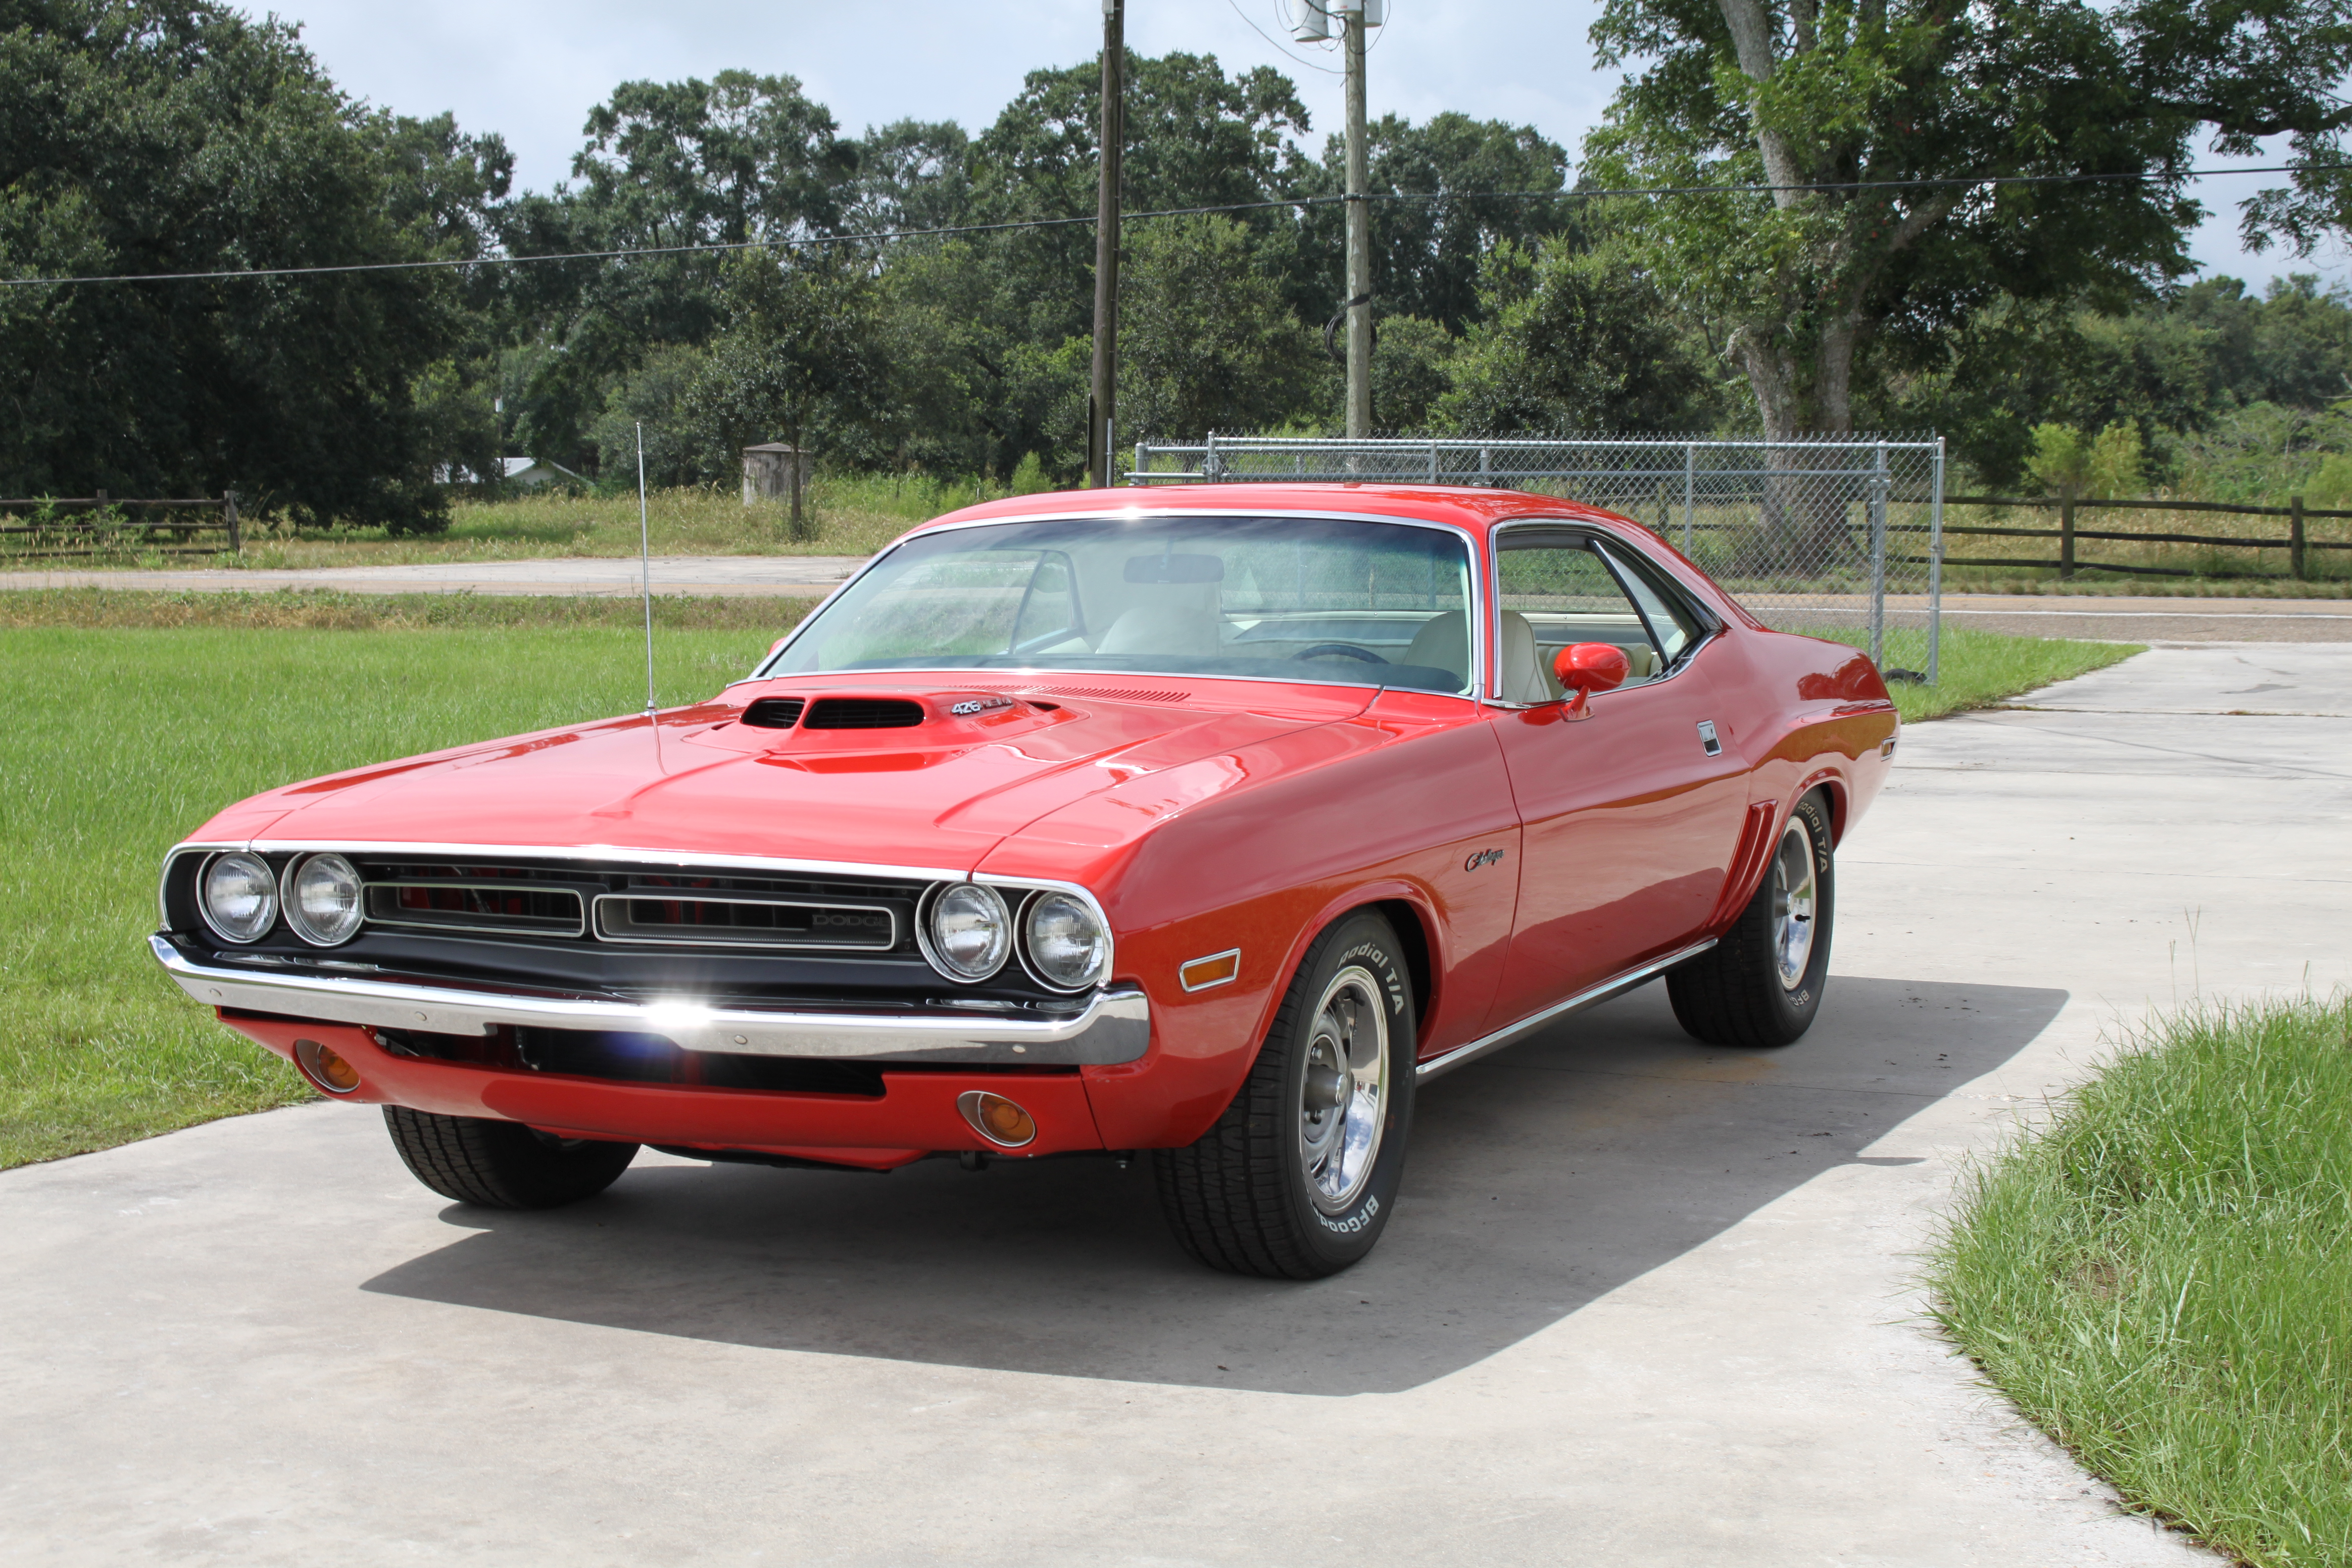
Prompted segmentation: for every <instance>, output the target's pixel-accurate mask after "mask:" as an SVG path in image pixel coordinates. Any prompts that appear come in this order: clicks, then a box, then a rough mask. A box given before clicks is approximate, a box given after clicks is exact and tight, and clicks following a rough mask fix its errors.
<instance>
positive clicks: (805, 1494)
mask: <svg viewBox="0 0 2352 1568" xmlns="http://www.w3.org/2000/svg"><path fill="white" fill-rule="evenodd" d="M2034 704H2035V706H2034V708H2033V709H2032V710H2024V711H2013V712H1999V713H1990V714H1983V715H1977V716H1972V717H1969V718H1966V719H1959V720H1953V721H1945V722H1941V723H1937V724H1929V725H1921V726H1918V727H1916V728H1914V729H1913V730H1911V731H1909V732H1908V733H1907V734H1906V737H1905V740H1904V743H1903V749H1902V752H1901V753H1900V762H1899V764H1898V767H1897V769H1896V773H1895V782H1894V783H1893V784H1891V786H1890V787H1889V789H1888V791H1887V793H1886V795H1885V797H1884V798H1883V799H1882V802H1881V804H1880V805H1879V806H1878V808H1877V810H1876V812H1875V813H1874V815H1873V816H1871V817H1870V818H1868V819H1867V820H1866V821H1864V824H1863V825H1862V826H1861V828H1860V830H1859V831H1858V832H1857V833H1856V834H1855V836H1854V837H1853V838H1852V839H1851V840H1850V841H1849V843H1848V844H1847V846H1846V847H1844V849H1843V853H1842V856H1841V863H1842V866H1843V886H1842V889H1841V896H1840V900H1839V902H1840V906H1841V913H1842V916H1843V929H1841V930H1840V931H1839V932H1838V937H1837V958H1836V963H1835V971H1836V978H1835V979H1834V981H1833V982H1832V988H1831V990H1830V993H1829V999H1828V1002H1827V1005H1826V1006H1825V1008H1824V1011H1823V1013H1822V1017H1821V1021H1820V1023H1819V1024H1818V1025H1817V1026H1816V1027H1815V1029H1814V1030H1813V1032H1812V1034H1811V1037H1808V1038H1807V1039H1806V1040H1805V1041H1803V1042H1802V1043H1801V1044H1800V1045H1798V1046H1796V1047H1792V1048H1790V1049H1789V1050H1787V1051H1785V1052H1780V1053H1767V1054H1749V1053H1742V1052H1736V1051H1719V1050H1711V1049H1706V1048H1704V1047H1698V1046H1696V1045H1694V1044H1692V1043H1691V1042H1689V1041H1688V1040H1687V1039H1685V1038H1684V1037H1682V1036H1680V1035H1679V1034H1678V1033H1677V1032H1676V1030H1675V1027H1674V1025H1673V1022H1672V1019H1671V1016H1669V1014H1668V1012H1667V1010H1666V1007H1665V1005H1664V995H1663V994H1662V992H1661V990H1660V989H1659V988H1657V987H1651V988H1649V989H1647V990H1644V991H1642V992H1638V993H1636V994H1633V995H1632V996H1630V997H1628V998H1625V999H1624V1000H1622V1001H1621V1002H1619V1003H1617V1004H1614V1005H1612V1006H1610V1007H1608V1008H1605V1009H1601V1010H1599V1011H1596V1012H1594V1013H1592V1014H1590V1015H1587V1016H1583V1017H1581V1018H1580V1019H1576V1020H1572V1021H1570V1023H1569V1024H1568V1025H1566V1026H1562V1027H1559V1028H1557V1029H1554V1030H1553V1031H1551V1032H1550V1033H1549V1035H1548V1036H1546V1037H1542V1038H1540V1039H1538V1040H1537V1041H1534V1042H1531V1043H1530V1044H1528V1045H1527V1046H1523V1047H1519V1048H1518V1049H1517V1050H1516V1051H1513V1052H1507V1053H1505V1054H1503V1055H1502V1056H1500V1057H1497V1058H1492V1059H1491V1060H1489V1061H1488V1062H1486V1063H1482V1064H1480V1065H1478V1066H1476V1067H1475V1068H1470V1069H1467V1070H1465V1071H1463V1072H1461V1073H1458V1074H1456V1075H1454V1077H1452V1078H1449V1079H1444V1080H1443V1081H1442V1082H1440V1083H1438V1084H1436V1085H1433V1087H1432V1089H1431V1090H1430V1092H1429V1093H1428V1094H1427V1095H1426V1096H1425V1098H1424V1099H1423V1102H1422V1121H1421V1124H1420V1126H1419V1127H1418V1129H1417V1131H1416V1142H1415V1147H1414V1154H1413V1164H1412V1171H1411V1172H1410V1173H1409V1174H1408V1177H1407V1180H1406V1186H1405V1191H1404V1195H1403V1199H1402V1202H1401V1203H1400V1205H1399V1207H1398V1211H1397V1215H1396V1220H1395V1223H1394V1225H1393V1226H1391V1229H1390V1231H1389V1233H1388V1236H1387V1237H1386V1239H1385V1240H1384V1242H1383V1243H1382V1246H1381V1249H1380V1251H1379V1252H1378V1253H1377V1254H1376V1255H1375V1256H1374V1257H1373V1258H1371V1259H1370V1261H1369V1262H1368V1263H1367V1264H1365V1265H1364V1266H1363V1267H1361V1268H1358V1269H1356V1270H1354V1271H1353V1272H1351V1273H1349V1274H1347V1275H1344V1276H1342V1277H1340V1278H1339V1279H1332V1280H1328V1281H1323V1282H1320V1283H1318V1284H1313V1285H1291V1284H1274V1283H1269V1282H1265V1281H1254V1280H1237V1279H1226V1278H1223V1277H1222V1276H1218V1275H1213V1274H1207V1273H1203V1272H1201V1271H1198V1270H1196V1269H1194V1268H1192V1267H1191V1266H1190V1265H1188V1264H1187V1263H1185V1262H1184V1261H1183V1259H1182V1258H1180V1257H1179V1256H1178V1254H1177V1253H1176V1251H1175V1249H1174V1248H1173V1247H1172V1246H1171V1245H1170V1244H1169V1242H1168V1241H1167V1240H1166V1239H1165V1238H1164V1237H1162V1236H1161V1234H1160V1231H1159V1229H1158V1222H1157V1218H1156V1216H1155V1215H1154V1213H1153V1210H1152V1198H1151V1193H1150V1184H1149V1182H1148V1179H1147V1177H1146V1174H1145V1173H1144V1172H1143V1171H1142V1170H1141V1169H1137V1170H1133V1171H1129V1172H1127V1173H1117V1172H1114V1171H1111V1170H1109V1169H1108V1168H1107V1167H1105V1166H1103V1165H1101V1164H1099V1163H1093V1162H1067V1163H1046V1164H1042V1165H1040V1166H1038V1167H1035V1168H1032V1169H1022V1168H1018V1167H1012V1166H1005V1165H999V1166H998V1167H996V1168H995V1169H993V1170H992V1171H990V1172H988V1173H985V1174H982V1175H970V1174H966V1173H962V1172H960V1171H958V1170H956V1169H954V1168H953V1167H952V1166H948V1165H944V1164H938V1163H935V1164H928V1165H921V1166H916V1167H912V1168H910V1169H908V1170H907V1171H903V1172H900V1173H897V1174H895V1175H892V1176H889V1177H887V1178H875V1177H862V1176H847V1175H835V1174H829V1173H814V1172H775V1171H761V1170H752V1169H744V1168H740V1167H735V1168H729V1167H706V1166H701V1165H698V1164H694V1163H688V1162H682V1161H677V1160H670V1159H665V1158H660V1157H656V1156H647V1157H645V1158H644V1159H643V1160H642V1161H641V1163H639V1165H638V1166H637V1167H636V1168H635V1169H634V1170H633V1171H632V1172H631V1173H629V1174H627V1175H626V1176H625V1177H624V1178H623V1179H622V1181H621V1182H620V1184H618V1185H617V1186H615V1187H614V1189H613V1191H612V1192H611V1193H609V1194H606V1195H605V1196H604V1197H603V1198H600V1199H598V1200H596V1201H594V1202H593V1203H591V1204H588V1205H583V1206H581V1207H579V1208H576V1209H573V1210H570V1211H564V1212H561V1213H557V1214H552V1215H482V1214H478V1213H475V1212H471V1211H468V1210H466V1209H463V1208H459V1207H455V1206H449V1205H443V1204H442V1203H441V1202H440V1201H439V1200H437V1199H436V1198H433V1197H431V1196H430V1195H428V1194H425V1192H424V1191H423V1190H422V1189H421V1188H419V1187H417V1186H415V1184H413V1183H412V1182H410V1180H409V1179H408V1177H407V1176H406V1174H405V1173H404V1172H403V1171H402V1170H401V1169H400V1167H399V1166H398V1164H397V1163H396V1162H395V1161H394V1156H393V1154H392V1152H391V1150H390V1148H389V1147H388V1146H387V1144H386V1142H385V1141H384V1138H383V1132H382V1131H381V1128H380V1126H379V1125H378V1123H377V1121H376V1118H375V1117H374V1116H373V1113H371V1112H368V1111H366V1110H359V1109H354V1108H350V1107H342V1106H318V1107H312V1108H306V1109H299V1110H287V1111H280V1112H277V1113H274V1114H271V1115H267V1116H259V1117H253V1118H247V1119H245V1120H240V1121H227V1122H220V1123H215V1124H214V1125H211V1126H208V1127H203V1128H198V1129H195V1130H193V1131H188V1132H184V1133H180V1134H176V1135H174V1136H173V1137H169V1138H162V1139H157V1140H154V1141H152V1142H147V1143H142V1144H139V1145H135V1146H132V1147H130V1148H126V1149H121V1150H115V1151H112V1152H107V1153H103V1154H97V1155H90V1156H86V1157H84V1158H80V1159H76V1160H69V1161H65V1162H61V1163H56V1164H52V1165H47V1166H38V1167H33V1168H30V1169H26V1170H20V1171H16V1172H11V1173H5V1174H0V1216H5V1217H0V1343H5V1345H6V1347H7V1349H6V1353H5V1356H0V1410H5V1411H6V1412H7V1413H8V1418H7V1419H6V1420H5V1422H0V1545H5V1549H6V1550H5V1555H6V1556H7V1557H8V1558H9V1559H10V1560H11V1561H12V1562H18V1563H142V1564H143V1563H156V1562H170V1563H186V1564H210V1563H222V1564H228V1563H235V1564H239V1565H244V1564H281V1563H282V1564H303V1565H306V1568H307V1565H308V1564H312V1563H394V1562H398V1563H409V1562H464V1563H469V1564H472V1563H489V1564H506V1563H514V1564H530V1565H537V1564H541V1563H550V1562H563V1563H583V1564H604V1563H613V1564H638V1563H644V1564H664V1565H667V1564H671V1563H688V1562H692V1563H730V1564H731V1563H754V1562H794V1561H823V1562H826V1563H845V1564H890V1565H897V1564H904V1563H929V1562H943V1563H944V1562H952V1563H971V1564H984V1565H985V1564H1005V1565H1007V1568H1011V1565H1013V1564H1022V1565H1028V1564H1038V1563H1045V1564H1060V1563H1069V1564H1087V1565H1093V1564H1100V1563H1153V1564H1174V1563H1188V1564H1236V1565H1239V1564H1249V1565H1252V1568H1255V1564H1259V1563H1265V1562H1281V1561H1287V1562H1299V1561H1318V1562H1322V1561H1329V1562H1347V1563H1356V1564H1365V1565H1386V1564H1411V1565H1413V1568H1421V1565H1423V1564H1433V1563H1465V1564H1478V1565H1481V1568H1484V1565H1489V1564H1496V1563H1505V1564H1522V1563H1524V1564H1543V1565H1545V1568H1552V1565H1556V1564H1559V1563H1635V1564H1642V1565H1643V1568H1653V1565H1660V1564H1664V1565H1694V1568H1782V1565H1787V1568H1798V1565H1805V1568H1813V1565H1817V1564H1821V1563H1837V1564H1843V1565H1848V1568H1859V1565H1864V1564H1884V1565H1887V1568H1942V1565H1988V1568H1989V1565H1992V1564H2001V1565H2004V1568H2015V1565H2027V1564H2030V1565H2032V1568H2052V1565H2076V1564H2134V1565H2156V1564H2168V1563H2177V1564H2191V1563H2210V1562H2211V1561H2213V1560H2212V1559H2210V1558H2208V1557H2206V1556H2205V1555H2203V1554H2202V1553H2200V1552H2194V1551H2192V1550H2191V1549H2190V1548H2189V1547H2187V1546H2185V1545H2183V1544H2182V1543H2181V1542H2179V1538H2177V1537H2172V1536H2168V1535H2165V1534H2162V1533H2160V1532H2158V1531H2154V1530H2152V1529H2151V1528H2150V1527H2148V1526H2147V1525H2146V1524H2144V1523H2141V1522H2138V1521H2133V1520H2130V1519H2127V1518H2124V1517H2120V1516H2118V1515H2116V1513H2115V1512H2114V1510H2112V1508H2111V1506H2110V1505H2109V1503H2108V1502H2107V1500H2105V1497H2104V1495H2103V1493H2102V1492H2101V1490H2100V1489H2099V1488H2098V1487H2097V1486H2095V1484H2093V1483H2092V1482H2090V1481H2088V1480H2087V1479H2084V1478H2083V1477H2082V1476H2081V1475H2080V1474H2079V1473H2078V1472H2077V1471H2075V1470H2074V1468H2073V1467H2072V1466H2071V1465H2070V1464H2069V1463H2068V1462H2067V1461H2066V1460H2065V1459H2064V1458H2063V1456H2062V1455H2060V1454H2058V1453H2057V1452H2056V1451H2055V1450H2053V1448H2052V1447H2050V1446H2049V1445H2048V1444H2046V1443H2045V1442H2043V1441H2042V1440H2041V1439H2040V1438H2038V1437H2036V1436H2032V1435H2030V1434H2027V1433H2024V1432H2021V1430H2020V1429H2019V1428H2018V1427H2017V1426H2016V1425H2015V1424H2014V1422H2013V1421H2011V1419H2010V1418H2008V1417H2007V1416H2006V1415H2004V1414H2003V1411H2002V1409H2001V1407H2000V1405H1998V1404H1997V1403H1995V1402H1993V1401H1991V1400H1990V1399H1989V1398H1988V1397H1987V1396H1985V1395H1984V1394H1982V1393H1981V1392H1980V1391H1979V1389H1978V1388H1977V1387H1976V1386H1975V1385H1974V1384H1972V1383H1971V1381H1970V1378H1969V1370H1968V1368H1967V1367H1966V1366H1965V1364H1963V1363H1958V1362H1957V1361H1956V1360H1954V1359H1953V1358H1952V1357H1951V1356H1949V1355H1948V1354H1947V1353H1946V1352H1945V1350H1944V1349H1943V1348H1942V1346H1941V1345H1939V1344H1938V1342H1937V1341H1936V1340H1934V1339H1933V1338H1932V1337H1930V1336H1929V1335H1927V1333H1926V1332H1924V1331H1922V1330H1921V1329H1920V1328H1919V1327H1918V1326H1917V1314H1918V1310H1919V1301H1918V1299H1917V1296H1916V1293H1915V1290H1914V1288H1913V1286H1912V1284H1911V1279H1912V1274H1913V1270H1914V1268H1916V1263H1915V1258H1916V1251H1917V1249H1918V1248H1919V1247H1920V1246H1921V1245H1922V1244H1923V1242H1924V1241H1925V1240H1926V1238H1927V1237H1928V1235H1929V1234H1930V1229H1931V1226H1932V1224H1933V1222H1934V1216H1935V1215H1936V1214H1937V1209H1938V1205H1940V1204H1942V1202H1943V1201H1944V1200H1945V1198H1946V1195H1947V1194H1948V1192H1949V1190H1950V1185H1951V1182H1952V1179H1953V1173H1954V1170H1955V1166H1956V1163H1957V1162H1958V1161H1959V1160H1960V1159H1961V1158H1962V1157H1963V1156H1964V1155H1966V1154H1968V1153H1969V1152H1972V1151H1979V1150H1982V1149H1985V1148H1986V1147H1988V1146H1989V1145H1990V1143H1991V1142H1993V1141H1995V1140H1996V1139H1997V1138H1998V1137H1999V1136H2000V1134H2001V1131H2002V1130H2003V1129H2004V1128H2005V1127H2007V1126H2008V1125H2010V1123H2011V1119H2012V1117H2013V1116H2015V1115H2016V1114H2018V1113H2019V1111H2020V1110H2021V1109H2022V1108H2025V1107H2030V1106H2031V1105H2032V1104H2033V1103H2035V1102H2036V1101H2037V1100H2039V1098H2040V1097H2041V1096H2042V1095H2043V1094H2045V1093H2047V1092H2048V1091H2050V1090H2051V1089H2055V1088H2058V1087H2060V1086H2062V1085H2063V1084H2065V1083H2066V1082H2068V1081H2070V1080H2071V1079H2074V1078H2075V1077H2076V1076H2077V1075H2079V1074H2080V1073H2081V1072H2082V1071H2083V1069H2084V1065H2085V1064H2086V1063H2087V1062H2089V1061H2090V1060H2092V1059H2093V1058H2095V1057H2096V1056H2097V1054H2098V1053H2099V1051H2100V1050H2101V1048H2102V1039H2103V1036H2104V1034H2105V1031H2108V1030H2110V1029H2112V1028H2113V1027H2114V1026H2116V1024H2117V1022H2118V1020H2124V1021H2128V1020H2130V1019H2132V1018H2134V1017H2137V1016H2140V1014H2141V1013H2142V1010H2143V1009H2145V1008H2146V1007H2147V1006H2149V1005H2161V1004H2165V1003H2168V1002H2169V1001H2171V1000H2172V999H2174V998H2175V997H2187V996H2189V995H2190V994H2192V993H2193V992H2194V991H2195V990H2196V989H2197V987H2198V986H2199V985H2200V983H2201V984H2202V985H2203V987H2204V989H2205V990H2206V991H2207V992H2209V993H2216V992H2244V991H2251V990H2256V989H2261V988H2265V987H2269V988H2288V987H2296V986H2300V985H2302V984H2305V983H2306V981H2307V982H2308V983H2309V984H2313V985H2315V986H2317V987H2320V988H2322V989H2325V988H2326V987H2328V986H2331V985H2335V984H2345V983H2347V982H2352V955H2347V952H2346V951H2345V949H2344V946H2343V944H2342V942H2341V941H2340V940H2339V939H2340V935H2341V932H2342V931H2344V930H2345V929H2346V923H2347V912H2352V880H2348V879H2347V878H2352V873H2347V871H2346V870H2345V868H2346V867H2347V865H2352V854H2347V852H2346V851H2347V847H2352V846H2347V822H2352V644H2347V645H2344V646H2338V647H2280V646H2277V645H2271V646H2265V647H2204V648H2191V649H2159V650H2157V651H2154V652H2151V653H2148V654H2146V655H2143V656H2141V657H2139V658H2134V659H2132V660H2129V661H2127V662H2126V663H2125V664H2124V665H2122V666H2119V667H2117V668H2114V669H2110V670H2106V671H2103V672H2101V673H2099V674H2096V675H2094V676H2090V677H2087V678H2085V679H2081V680H2077V681H2074V682H2070V683H2068V684H2066V685H2064V686H2062V687H2058V688H2053V689H2050V690H2047V691H2044V692H2042V693H2039V694H2037V695H2036V697H2035V698H2034ZM2231 710H2245V711H2244V712H2243V714H2242V716H2225V715H2227V714H2229V713H2230V712H2231Z"/></svg>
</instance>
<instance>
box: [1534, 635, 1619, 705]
mask: <svg viewBox="0 0 2352 1568" xmlns="http://www.w3.org/2000/svg"><path fill="white" fill-rule="evenodd" d="M1551 668H1552V673H1553V674H1554V675H1557V676H1559V683H1560V685H1561V686H1563V687H1565V688H1566V689H1568V690H1570V691H1575V692H1581V693H1583V694H1584V695H1585V696H1587V697H1590V696H1591V695H1592V694H1593V693H1594V692H1596V691H1613V690H1615V689H1617V688H1618V687H1621V686H1622V685H1624V684H1625V678H1626V677H1627V676H1629V675H1631V674H1633V664H1632V663H1631V662H1630V661H1629V660H1627V658H1625V650H1624V649H1623V648H1621V647H1612V645H1610V644H1608V643H1605V642H1580V643H1578V644H1577V645H1576V646H1575V647H1564V648H1562V649H1560V650H1559V652H1558V653H1556V654H1554V655H1553V656H1552V661H1551Z"/></svg>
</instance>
